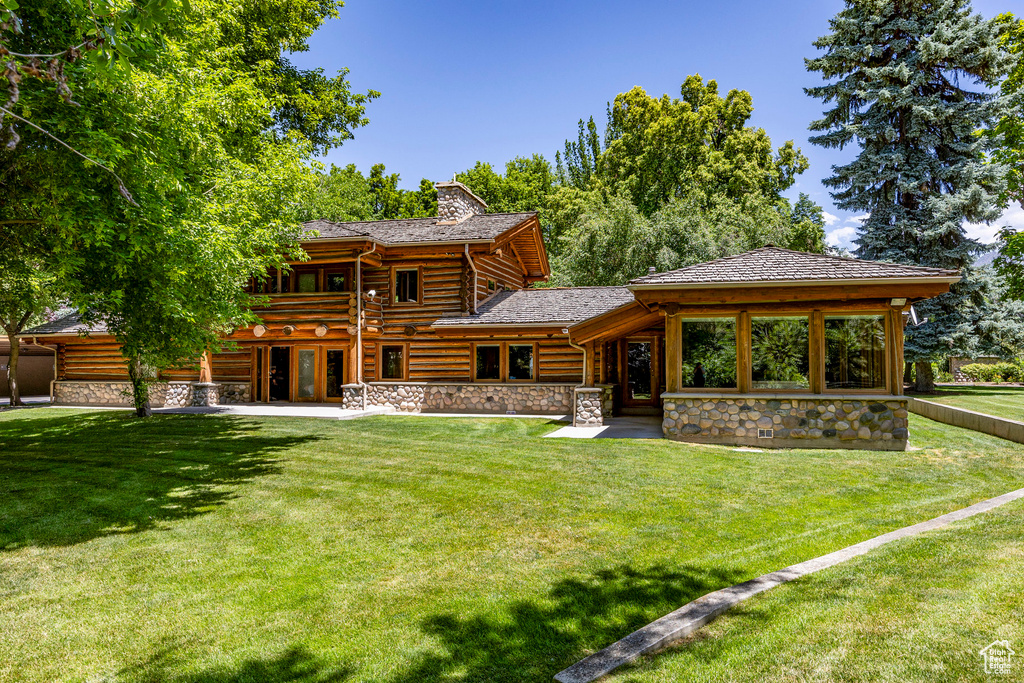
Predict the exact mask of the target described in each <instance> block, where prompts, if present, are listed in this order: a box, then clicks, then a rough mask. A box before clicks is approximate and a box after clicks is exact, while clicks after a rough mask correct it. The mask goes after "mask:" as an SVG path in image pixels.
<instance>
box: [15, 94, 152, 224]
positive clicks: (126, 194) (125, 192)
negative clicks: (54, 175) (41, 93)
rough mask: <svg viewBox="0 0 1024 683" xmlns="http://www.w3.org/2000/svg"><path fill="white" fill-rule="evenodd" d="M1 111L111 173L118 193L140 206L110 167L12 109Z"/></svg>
mask: <svg viewBox="0 0 1024 683" xmlns="http://www.w3.org/2000/svg"><path fill="white" fill-rule="evenodd" d="M0 111H2V112H4V113H6V114H9V115H11V116H13V117H14V118H16V119H18V120H19V121H21V122H22V123H25V124H27V125H29V126H31V127H32V128H35V129H36V130H38V131H39V132H40V133H42V134H43V135H45V136H47V137H48V138H50V139H52V140H54V141H55V142H57V143H58V144H60V145H63V146H64V147H66V148H67V149H68V150H70V151H71V152H73V153H74V154H77V155H78V156H80V157H82V158H83V159H85V160H86V161H88V162H89V163H90V164H94V165H96V166H99V167H100V168H102V169H103V170H104V171H106V172H107V173H109V174H110V175H112V176H114V179H115V180H117V189H118V191H119V192H120V193H121V196H122V197H124V199H125V201H127V202H128V203H129V204H131V205H132V206H138V204H136V203H135V200H134V199H133V198H132V195H131V193H130V192H128V188H127V187H125V185H124V181H123V180H121V176H119V175H117V174H116V173H114V172H113V171H112V170H110V168H109V167H107V166H105V165H103V164H101V163H100V162H98V161H96V160H95V159H91V158H89V157H87V156H86V155H84V154H82V153H81V152H79V151H78V150H77V149H75V148H74V147H72V146H71V145H69V144H68V143H66V142H64V141H63V140H61V139H60V138H58V137H57V136H56V135H54V134H53V133H51V132H49V131H48V130H46V129H44V128H40V127H39V126H37V125H36V124H34V123H32V122H31V121H29V120H28V119H24V118H22V117H20V116H18V115H17V114H15V113H14V112H13V111H11V110H10V109H7V108H5V107H0Z"/></svg>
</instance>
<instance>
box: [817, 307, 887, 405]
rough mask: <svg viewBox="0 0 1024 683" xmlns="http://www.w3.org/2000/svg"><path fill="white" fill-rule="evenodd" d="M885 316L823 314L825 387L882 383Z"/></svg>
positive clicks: (873, 386) (871, 386) (877, 386)
mask: <svg viewBox="0 0 1024 683" xmlns="http://www.w3.org/2000/svg"><path fill="white" fill-rule="evenodd" d="M885 379H886V378H885V317H884V316H881V315H849V316H825V388H826V389H881V388H884V387H885Z"/></svg>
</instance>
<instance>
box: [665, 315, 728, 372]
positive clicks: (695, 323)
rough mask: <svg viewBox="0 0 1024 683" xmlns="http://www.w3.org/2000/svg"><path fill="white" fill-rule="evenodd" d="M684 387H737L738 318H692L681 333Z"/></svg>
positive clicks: (687, 321)
mask: <svg viewBox="0 0 1024 683" xmlns="http://www.w3.org/2000/svg"><path fill="white" fill-rule="evenodd" d="M679 340H680V346H681V348H682V354H681V356H680V361H681V363H682V369H683V372H682V386H683V387H692V388H694V389H702V388H705V387H707V388H713V389H735V388H736V319H735V318H692V319H686V320H683V321H682V327H681V329H680V334H679Z"/></svg>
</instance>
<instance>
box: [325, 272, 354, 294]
mask: <svg viewBox="0 0 1024 683" xmlns="http://www.w3.org/2000/svg"><path fill="white" fill-rule="evenodd" d="M351 290H352V287H351V286H350V284H349V277H348V273H327V291H328V292H349V291H351Z"/></svg>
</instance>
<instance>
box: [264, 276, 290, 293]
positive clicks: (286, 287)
mask: <svg viewBox="0 0 1024 683" xmlns="http://www.w3.org/2000/svg"><path fill="white" fill-rule="evenodd" d="M291 277H292V274H291V273H281V291H278V290H277V273H271V274H270V276H269V278H268V279H269V282H268V283H267V291H268V292H269V293H270V294H287V293H288V292H290V291H291V287H290V285H291Z"/></svg>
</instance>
